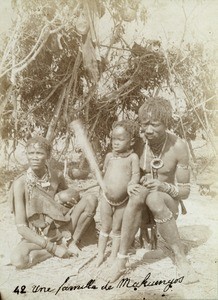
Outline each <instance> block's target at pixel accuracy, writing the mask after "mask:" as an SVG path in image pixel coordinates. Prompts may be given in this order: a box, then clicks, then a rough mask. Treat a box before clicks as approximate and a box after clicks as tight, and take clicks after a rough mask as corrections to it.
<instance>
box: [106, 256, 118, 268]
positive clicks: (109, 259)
mask: <svg viewBox="0 0 218 300" xmlns="http://www.w3.org/2000/svg"><path fill="white" fill-rule="evenodd" d="M115 260H116V257H114V256H111V255H110V256H109V257H108V259H107V262H106V263H107V266H108V267H111V266H112V265H113V264H114V262H115Z"/></svg>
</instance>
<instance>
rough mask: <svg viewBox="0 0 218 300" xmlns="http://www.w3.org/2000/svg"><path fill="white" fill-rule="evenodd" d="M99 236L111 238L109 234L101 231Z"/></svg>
mask: <svg viewBox="0 0 218 300" xmlns="http://www.w3.org/2000/svg"><path fill="white" fill-rule="evenodd" d="M99 235H101V236H104V237H109V234H107V233H105V232H103V231H100V232H99Z"/></svg>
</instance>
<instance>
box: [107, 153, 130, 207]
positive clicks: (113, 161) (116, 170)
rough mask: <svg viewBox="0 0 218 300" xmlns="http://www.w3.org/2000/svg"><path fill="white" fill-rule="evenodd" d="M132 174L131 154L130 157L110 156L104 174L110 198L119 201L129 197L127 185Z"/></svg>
mask: <svg viewBox="0 0 218 300" xmlns="http://www.w3.org/2000/svg"><path fill="white" fill-rule="evenodd" d="M131 176H132V159H131V155H129V156H128V157H113V156H111V157H110V159H109V160H108V164H107V168H106V172H105V175H104V182H105V185H106V189H107V197H108V198H109V200H111V201H113V202H115V203H116V202H117V203H119V202H120V201H122V200H124V199H125V198H126V197H127V185H128V183H129V181H130V180H131Z"/></svg>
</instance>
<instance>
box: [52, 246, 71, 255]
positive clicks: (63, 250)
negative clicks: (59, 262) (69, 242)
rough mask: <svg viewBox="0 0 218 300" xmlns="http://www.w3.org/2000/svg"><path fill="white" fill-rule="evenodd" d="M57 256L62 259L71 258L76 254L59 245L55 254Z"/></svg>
mask: <svg viewBox="0 0 218 300" xmlns="http://www.w3.org/2000/svg"><path fill="white" fill-rule="evenodd" d="M54 255H55V256H58V257H60V258H69V257H70V256H73V255H74V253H73V252H71V251H70V250H69V249H68V248H67V247H65V246H64V245H57V246H56V249H55V252H54Z"/></svg>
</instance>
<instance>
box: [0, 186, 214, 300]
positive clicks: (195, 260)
mask: <svg viewBox="0 0 218 300" xmlns="http://www.w3.org/2000/svg"><path fill="white" fill-rule="evenodd" d="M215 185H216V184H215ZM216 190H217V187H216V186H215V191H216ZM185 203H186V207H187V210H188V214H187V215H180V217H179V219H178V227H179V232H180V235H181V238H182V241H183V243H184V245H185V248H186V251H187V256H188V259H189V260H190V262H191V263H192V265H193V267H194V268H195V270H196V272H197V274H198V276H199V282H198V283H195V284H191V285H183V283H175V284H173V285H172V287H171V288H169V289H168V290H167V291H166V290H164V288H166V285H157V286H152V287H151V286H150V287H144V286H140V287H139V288H137V289H136V290H134V288H133V287H129V288H127V287H120V288H118V287H117V284H118V282H119V281H117V282H116V283H113V284H111V285H112V288H111V289H108V290H106V289H103V287H104V286H105V284H106V283H107V282H106V281H104V280H103V279H102V278H101V277H102V276H103V275H102V274H104V273H105V272H106V270H107V269H106V267H105V265H102V267H101V268H100V269H99V270H97V269H96V268H95V267H94V265H95V259H92V258H93V256H94V255H95V253H96V249H97V246H96V244H94V245H89V246H86V247H84V248H83V251H82V254H81V256H80V258H71V259H59V258H57V257H54V258H51V259H49V260H47V261H45V262H43V263H41V264H38V265H36V266H34V267H33V268H31V269H29V270H15V268H14V267H13V266H11V265H7V264H8V263H9V258H10V253H11V250H12V248H13V247H14V246H15V245H16V243H17V242H18V241H19V236H18V234H17V233H16V228H15V225H14V219H13V215H11V214H10V211H9V207H8V204H7V202H6V192H5V191H2V193H1V204H0V208H1V216H0V225H1V226H0V237H1V245H0V257H1V269H0V292H1V297H2V299H4V300H5V299H6V300H10V299H21V298H25V299H64V300H65V299H73V300H74V299H75V300H77V299H82V300H83V299H96V300H97V299H112V300H115V299H116V300H118V299H119V300H123V299H140V300H143V299H146V300H147V299H153V300H156V299H196V300H197V299H202V300H203V299H204V300H206V299H208V300H209V299H218V280H217V275H218V269H217V256H218V251H217V248H218V245H217V244H218V243H217V234H216V232H218V230H217V229H218V216H217V211H218V197H217V194H216V193H214V192H213V197H211V196H201V195H200V194H199V192H198V187H197V186H196V185H192V190H191V195H190V197H189V199H188V200H186V202H185ZM95 219H96V223H97V227H98V226H99V211H98V212H97V214H96V216H95ZM136 246H137V251H136V254H134V255H131V256H130V260H129V267H130V268H129V271H128V273H127V274H125V276H124V277H125V278H126V277H128V278H129V279H131V284H132V283H133V282H135V281H137V282H141V281H142V280H143V279H144V278H145V277H146V276H148V273H151V274H150V278H149V281H151V282H153V281H157V280H164V279H165V280H171V279H173V278H174V279H175V278H179V275H178V274H177V272H176V267H175V265H174V264H173V256H172V253H171V252H170V250H169V249H168V248H167V247H166V245H165V243H164V242H163V241H162V240H161V239H160V238H159V241H158V249H157V250H155V251H150V252H147V253H145V251H144V250H143V249H139V247H138V244H137V243H136ZM107 251H108V253H109V252H110V247H108V248H107ZM89 258H90V259H91V260H90V262H88V263H87V264H86V265H85V266H84V267H83V268H82V269H80V270H79V271H78V268H79V267H80V266H81V264H83V263H85V262H86V261H87V259H89ZM68 277H70V278H69V280H68V281H67V282H66V283H65V284H64V285H63V287H65V288H63V289H60V290H59V291H58V288H59V287H60V286H61V285H62V284H63V283H64V282H65V280H66V279H67V278H68ZM92 279H93V280H95V282H94V283H93V284H92V285H91V286H90V287H93V286H94V285H95V286H96V289H93V288H90V289H88V288H84V289H80V290H78V289H76V290H69V289H68V290H67V289H66V287H69V286H76V285H77V286H78V285H80V286H82V285H83V286H84V285H86V284H87V283H88V282H89V281H90V280H92ZM17 286H18V290H19V291H20V292H21V287H22V286H25V287H24V291H25V292H26V293H19V295H18V294H17V293H15V292H14V290H15V288H16V287H17ZM34 286H35V289H34ZM36 287H38V289H37V288H36ZM40 288H41V292H40ZM49 288H50V290H51V291H49Z"/></svg>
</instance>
